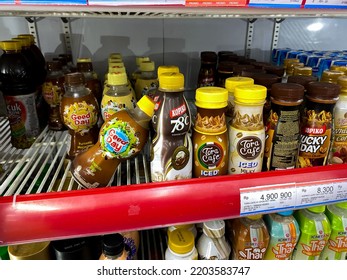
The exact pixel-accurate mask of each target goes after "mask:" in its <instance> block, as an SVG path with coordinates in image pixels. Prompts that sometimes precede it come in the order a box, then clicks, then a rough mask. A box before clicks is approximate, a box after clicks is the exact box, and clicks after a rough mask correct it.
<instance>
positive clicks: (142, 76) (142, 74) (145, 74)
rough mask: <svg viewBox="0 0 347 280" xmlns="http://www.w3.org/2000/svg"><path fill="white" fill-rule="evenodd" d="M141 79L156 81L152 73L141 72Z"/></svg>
mask: <svg viewBox="0 0 347 280" xmlns="http://www.w3.org/2000/svg"><path fill="white" fill-rule="evenodd" d="M141 78H144V79H156V76H155V73H154V71H142V72H141Z"/></svg>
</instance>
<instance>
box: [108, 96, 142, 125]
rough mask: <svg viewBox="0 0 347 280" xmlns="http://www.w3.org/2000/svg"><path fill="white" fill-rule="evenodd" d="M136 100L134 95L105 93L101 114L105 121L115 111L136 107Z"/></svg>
mask: <svg viewBox="0 0 347 280" xmlns="http://www.w3.org/2000/svg"><path fill="white" fill-rule="evenodd" d="M135 107H136V100H135V98H134V97H133V96H132V95H126V96H117V97H115V96H108V95H104V96H103V98H102V101H101V114H102V118H103V119H104V121H106V120H108V119H109V118H110V117H111V116H112V115H113V114H114V113H117V112H119V111H121V110H125V109H134V108H135Z"/></svg>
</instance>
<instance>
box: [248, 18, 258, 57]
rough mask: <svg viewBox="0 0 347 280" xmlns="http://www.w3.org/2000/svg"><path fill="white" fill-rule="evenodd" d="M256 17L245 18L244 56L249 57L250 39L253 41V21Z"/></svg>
mask: <svg viewBox="0 0 347 280" xmlns="http://www.w3.org/2000/svg"><path fill="white" fill-rule="evenodd" d="M256 20H257V19H256V18H250V19H248V20H247V35H246V48H245V57H246V58H250V56H251V49H252V41H253V30H254V23H255V22H256Z"/></svg>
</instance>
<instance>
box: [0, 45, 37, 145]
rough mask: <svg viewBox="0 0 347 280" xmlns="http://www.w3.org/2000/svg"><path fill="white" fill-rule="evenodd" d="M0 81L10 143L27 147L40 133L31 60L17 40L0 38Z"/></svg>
mask: <svg viewBox="0 0 347 280" xmlns="http://www.w3.org/2000/svg"><path fill="white" fill-rule="evenodd" d="M0 48H1V49H2V50H3V51H4V52H3V54H2V55H1V57H0V84H1V91H2V93H3V95H4V98H5V102H6V109H7V116H8V119H9V122H10V129H11V143H12V145H13V146H14V147H16V148H23V149H25V148H29V147H30V146H31V145H32V143H33V142H34V141H35V139H36V137H37V136H38V135H39V134H40V125H39V119H38V115H37V111H36V110H37V107H36V95H37V87H36V84H35V74H34V69H33V67H32V65H31V64H30V61H29V60H28V59H26V57H25V56H24V55H23V54H22V46H21V43H20V42H18V41H2V42H0Z"/></svg>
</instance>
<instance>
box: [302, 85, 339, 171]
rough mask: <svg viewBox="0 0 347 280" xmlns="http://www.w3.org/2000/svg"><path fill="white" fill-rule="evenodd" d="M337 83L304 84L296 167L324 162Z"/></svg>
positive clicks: (324, 163)
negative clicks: (304, 92)
mask: <svg viewBox="0 0 347 280" xmlns="http://www.w3.org/2000/svg"><path fill="white" fill-rule="evenodd" d="M340 89H341V87H340V86H339V85H337V84H332V83H326V82H312V83H309V84H308V90H307V93H306V103H305V110H304V112H303V114H302V115H301V129H300V143H299V156H298V160H297V163H296V167H297V168H302V167H311V166H323V165H326V164H327V160H328V154H329V150H330V145H331V140H332V132H333V111H334V107H335V103H336V102H337V100H338V98H339V94H340Z"/></svg>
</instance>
